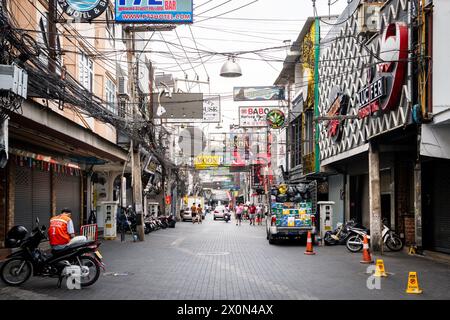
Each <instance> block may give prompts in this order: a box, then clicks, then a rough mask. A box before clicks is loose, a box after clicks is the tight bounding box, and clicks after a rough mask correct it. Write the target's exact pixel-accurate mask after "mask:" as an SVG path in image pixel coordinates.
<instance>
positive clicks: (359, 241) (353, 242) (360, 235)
mask: <svg viewBox="0 0 450 320" xmlns="http://www.w3.org/2000/svg"><path fill="white" fill-rule="evenodd" d="M351 231H352V232H353V233H354V234H352V235H351V236H350V237H348V239H347V242H346V246H347V249H348V250H349V251H351V252H358V251H361V249H362V248H363V240H364V235H367V238H368V239H369V240H370V235H369V230H367V229H366V230H362V229H360V230H358V229H352V230H351ZM381 239H382V240H383V243H384V244H385V245H386V246H387V247H388V248H389V250H391V251H400V250H402V249H403V246H404V243H403V241H402V239H401V238H400V237H399V236H398V235H397V234H396V233H395V232H394V231H392V230H391V229H390V228H389V227H388V226H387V221H386V219H383V230H382V231H381Z"/></svg>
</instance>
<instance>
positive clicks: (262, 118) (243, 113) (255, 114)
mask: <svg viewBox="0 0 450 320" xmlns="http://www.w3.org/2000/svg"><path fill="white" fill-rule="evenodd" d="M275 109H278V107H239V126H240V127H243V128H248V127H267V115H268V114H269V112H270V111H272V110H275Z"/></svg>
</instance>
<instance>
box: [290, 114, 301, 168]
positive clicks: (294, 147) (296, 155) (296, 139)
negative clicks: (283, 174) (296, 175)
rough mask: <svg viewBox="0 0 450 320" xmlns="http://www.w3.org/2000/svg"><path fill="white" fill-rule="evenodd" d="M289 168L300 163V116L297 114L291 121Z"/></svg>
mask: <svg viewBox="0 0 450 320" xmlns="http://www.w3.org/2000/svg"><path fill="white" fill-rule="evenodd" d="M291 133H292V134H291V137H292V144H291V148H290V149H291V168H294V167H296V166H298V165H300V164H301V163H302V153H301V150H302V146H301V143H302V141H301V138H302V117H301V116H298V117H297V118H296V119H295V120H294V121H292V122H291Z"/></svg>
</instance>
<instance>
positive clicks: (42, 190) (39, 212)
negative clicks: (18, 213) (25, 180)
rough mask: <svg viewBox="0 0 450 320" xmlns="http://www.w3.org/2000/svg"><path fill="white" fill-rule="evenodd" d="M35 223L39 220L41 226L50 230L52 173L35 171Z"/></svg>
mask: <svg viewBox="0 0 450 320" xmlns="http://www.w3.org/2000/svg"><path fill="white" fill-rule="evenodd" d="M32 177H33V209H32V212H33V221H34V220H35V219H36V218H39V221H40V225H41V226H42V225H45V226H46V227H47V229H48V226H49V222H50V216H51V210H52V208H51V189H50V172H48V171H39V170H33V174H32Z"/></svg>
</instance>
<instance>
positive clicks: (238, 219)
mask: <svg viewBox="0 0 450 320" xmlns="http://www.w3.org/2000/svg"><path fill="white" fill-rule="evenodd" d="M243 211H244V206H243V205H242V203H241V204H239V205H238V206H237V207H236V225H241V222H242V212H243Z"/></svg>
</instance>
